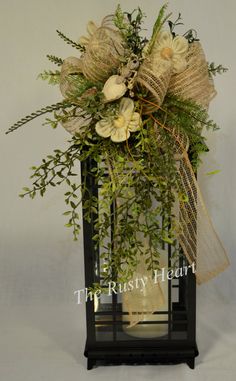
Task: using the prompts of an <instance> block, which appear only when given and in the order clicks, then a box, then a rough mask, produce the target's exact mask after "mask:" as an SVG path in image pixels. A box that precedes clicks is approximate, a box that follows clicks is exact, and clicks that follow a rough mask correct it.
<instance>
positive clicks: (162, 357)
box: [84, 344, 198, 370]
mask: <svg viewBox="0 0 236 381" xmlns="http://www.w3.org/2000/svg"><path fill="white" fill-rule="evenodd" d="M84 355H85V357H87V358H88V360H87V369H88V370H90V369H92V368H93V367H95V366H99V365H145V364H150V365H174V364H181V363H186V364H187V365H188V366H189V367H190V368H191V369H194V367H195V357H196V356H198V348H197V345H196V344H195V346H193V347H189V348H181V347H178V346H176V347H175V348H171V349H170V348H160V347H149V348H148V347H146V348H145V347H142V348H132V347H130V348H127V346H125V347H121V346H119V348H117V347H116V348H111V347H109V348H107V350H106V348H104V347H103V348H96V349H95V348H93V349H88V348H87V345H86V347H85V352H84Z"/></svg>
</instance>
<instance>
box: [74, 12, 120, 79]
mask: <svg viewBox="0 0 236 381" xmlns="http://www.w3.org/2000/svg"><path fill="white" fill-rule="evenodd" d="M123 55H124V46H123V39H122V36H121V34H120V32H119V31H117V30H115V29H113V28H111V27H110V18H109V17H106V18H105V19H104V20H103V22H102V26H101V27H100V28H98V29H97V30H96V31H95V32H94V34H93V36H92V37H91V38H90V41H89V44H88V45H87V46H86V51H85V53H84V54H83V56H82V57H81V64H82V71H83V74H84V76H85V77H86V78H87V79H89V80H91V81H94V82H99V81H101V82H104V81H105V80H106V79H107V78H108V77H109V76H110V75H111V74H112V72H113V71H114V69H116V68H117V67H118V66H119V64H120V58H121V57H122V56H123Z"/></svg>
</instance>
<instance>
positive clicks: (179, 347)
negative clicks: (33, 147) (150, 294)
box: [81, 159, 198, 369]
mask: <svg viewBox="0 0 236 381" xmlns="http://www.w3.org/2000/svg"><path fill="white" fill-rule="evenodd" d="M81 165H82V174H83V173H85V172H86V173H87V176H82V181H84V182H85V185H86V187H87V188H88V189H89V190H90V193H87V194H86V193H85V194H84V196H83V202H86V200H87V199H88V198H89V197H91V194H92V195H93V196H96V197H98V194H99V187H98V186H97V185H96V182H95V178H94V176H93V175H92V172H93V171H92V172H91V169H92V168H93V166H94V165H96V163H94V162H92V161H91V160H90V159H87V160H86V161H85V162H82V164H81ZM88 174H89V175H88ZM113 207H114V206H113ZM98 213H99V211H97V212H96V213H92V215H91V222H90V223H89V222H87V221H86V220H85V219H84V220H83V231H84V260H85V287H86V288H89V287H91V286H92V284H93V283H100V280H101V276H100V259H99V248H96V246H95V245H94V241H93V239H92V237H93V236H94V234H95V233H96V232H95V227H94V221H95V219H96V217H97V215H98ZM167 246H168V247H166V249H167V253H168V265H169V266H170V265H171V254H172V253H171V250H172V249H171V245H168V244H167ZM178 261H179V264H178V265H179V267H180V268H181V267H183V266H184V265H187V263H186V259H185V257H184V256H182V257H179V259H178ZM126 314H127V312H124V311H123V309H122V300H121V298H120V295H118V294H116V293H112V294H111V295H104V296H103V295H102V297H101V298H100V299H99V303H98V304H97V305H95V303H94V300H88V301H87V303H86V321H87V341H86V346H85V352H84V355H85V356H86V357H87V359H88V360H87V361H88V362H87V369H92V368H93V366H94V365H96V364H97V365H99V364H103V365H106V364H177V363H183V362H186V363H187V364H188V365H189V367H190V368H192V369H193V368H194V364H195V357H196V356H197V355H198V349H197V345H196V280H195V274H194V272H193V270H192V268H190V269H189V271H188V272H187V274H186V275H185V276H182V277H173V278H172V279H169V280H168V303H167V308H166V310H161V311H157V312H155V313H154V315H155V317H156V319H155V320H154V319H150V321H149V320H145V321H144V322H141V323H138V326H139V325H140V326H141V325H142V326H143V325H144V324H145V325H148V326H149V328H150V327H152V328H150V329H151V330H152V331H153V337H152V338H150V337H141V338H140V337H135V336H132V335H130V334H129V333H128V330H127V329H124V328H125V326H127V324H128V323H127V319H125V318H124V316H125V315H126ZM160 325H165V326H166V327H167V329H166V334H164V335H161V336H159V337H155V330H157V327H158V326H160Z"/></svg>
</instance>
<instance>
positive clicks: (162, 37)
mask: <svg viewBox="0 0 236 381" xmlns="http://www.w3.org/2000/svg"><path fill="white" fill-rule="evenodd" d="M187 51H188V41H187V40H186V38H185V37H182V36H176V37H174V38H173V36H172V34H171V33H170V32H167V31H162V32H161V33H160V34H159V37H158V39H157V41H156V43H155V45H154V47H153V50H152V54H153V55H154V56H155V58H156V61H157V62H158V63H159V65H160V67H162V69H168V68H172V70H173V72H174V73H181V72H182V71H184V70H185V69H186V66H187V61H186V59H185V57H186V53H187Z"/></svg>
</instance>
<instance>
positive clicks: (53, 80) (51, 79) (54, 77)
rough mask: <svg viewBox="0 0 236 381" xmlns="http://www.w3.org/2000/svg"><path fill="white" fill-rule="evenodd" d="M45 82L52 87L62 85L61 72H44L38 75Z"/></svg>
mask: <svg viewBox="0 0 236 381" xmlns="http://www.w3.org/2000/svg"><path fill="white" fill-rule="evenodd" d="M38 78H40V79H42V80H43V81H48V83H49V84H50V85H58V84H59V83H60V71H59V70H56V71H51V70H44V71H43V72H42V73H40V74H39V75H38Z"/></svg>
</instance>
